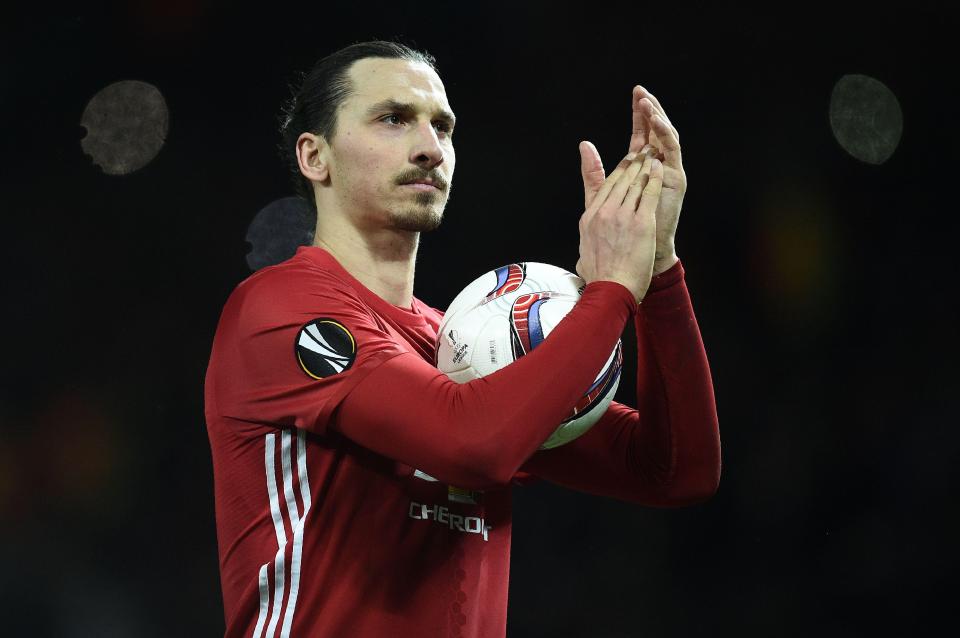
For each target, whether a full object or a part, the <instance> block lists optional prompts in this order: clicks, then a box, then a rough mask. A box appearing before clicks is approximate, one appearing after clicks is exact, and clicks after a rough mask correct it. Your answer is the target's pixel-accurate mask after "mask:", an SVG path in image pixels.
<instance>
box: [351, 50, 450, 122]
mask: <svg viewBox="0 0 960 638" xmlns="http://www.w3.org/2000/svg"><path fill="white" fill-rule="evenodd" d="M349 75H350V79H351V82H352V84H353V92H352V96H351V99H350V101H351V102H354V106H356V107H359V108H365V107H366V106H368V105H370V104H373V103H375V102H381V101H383V100H387V99H393V100H396V101H398V102H407V103H414V104H418V105H422V106H423V107H425V108H442V109H444V110H450V104H449V103H448V102H447V93H446V90H444V88H443V82H441V81H440V77H439V76H438V75H437V74H436V72H435V71H434V70H433V69H431V68H430V67H429V66H427V65H426V64H423V63H422V62H412V61H409V60H399V59H391V58H364V59H362V60H358V61H357V62H355V63H354V64H353V65H352V66H351V67H350V71H349Z"/></svg>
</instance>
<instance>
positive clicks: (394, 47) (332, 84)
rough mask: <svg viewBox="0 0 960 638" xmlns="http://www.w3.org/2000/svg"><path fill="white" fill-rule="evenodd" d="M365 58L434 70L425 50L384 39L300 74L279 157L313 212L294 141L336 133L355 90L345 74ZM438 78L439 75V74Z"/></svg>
mask: <svg viewBox="0 0 960 638" xmlns="http://www.w3.org/2000/svg"><path fill="white" fill-rule="evenodd" d="M365 58H390V59H400V60H409V61H411V62H422V63H423V64H426V65H428V66H429V67H430V68H431V69H433V70H434V71H437V66H436V65H437V61H436V59H435V58H434V57H433V56H432V55H430V54H429V53H427V52H425V51H418V50H416V49H412V48H410V47H408V46H407V45H405V44H400V43H398V42H392V41H387V40H371V41H369V42H358V43H356V44H351V45H350V46H347V47H344V48H342V49H340V50H339V51H335V52H334V53H331V54H330V55H328V56H326V57H325V58H321V59H320V60H318V61H317V62H316V63H315V64H314V65H313V68H312V69H310V71H309V72H307V73H301V74H300V78H299V86H297V87H291V92H292V96H291V97H290V99H288V100H287V101H285V102H284V104H283V106H282V109H281V113H280V117H279V124H280V143H279V145H278V151H279V153H280V158H281V160H282V161H283V163H284V165H285V166H286V167H287V169H288V171H289V173H290V177H291V178H292V180H293V185H294V189H295V191H296V193H297V195H299V196H300V197H302V198H304V199H305V200H307V203H308V204H309V205H310V209H311V210H312V211H313V212H314V213H316V210H317V203H316V200H315V198H314V194H313V185H312V183H311V182H310V180H309V179H307V178H306V177H305V176H304V175H303V173H301V172H300V166H299V164H298V163H297V138H299V137H300V134H301V133H304V132H307V133H313V134H314V135H321V136H323V138H324V139H325V140H326V141H327V143H331V142H333V138H334V137H335V136H336V134H337V110H338V109H339V108H340V105H341V104H343V103H344V101H345V100H346V99H347V98H348V97H350V94H351V93H352V92H353V90H354V87H353V85H352V83H351V82H350V78H349V76H348V73H349V71H350V67H351V65H353V63H354V62H356V61H357V60H363V59H365ZM438 75H439V73H438Z"/></svg>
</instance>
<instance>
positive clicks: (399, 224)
mask: <svg viewBox="0 0 960 638" xmlns="http://www.w3.org/2000/svg"><path fill="white" fill-rule="evenodd" d="M416 201H417V205H416V206H413V207H411V208H408V209H406V210H404V211H403V212H400V213H397V212H394V211H390V225H391V227H393V228H394V229H396V230H406V231H410V232H417V233H424V232H429V231H431V230H436V228H437V227H438V226H440V222H441V221H443V210H442V209H441V210H436V209H435V208H434V204H435V203H436V201H437V196H436V195H434V194H433V193H417V195H416Z"/></svg>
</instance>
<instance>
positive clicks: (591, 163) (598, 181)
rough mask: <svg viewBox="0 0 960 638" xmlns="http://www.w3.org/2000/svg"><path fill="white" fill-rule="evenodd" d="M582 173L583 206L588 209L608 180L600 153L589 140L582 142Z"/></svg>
mask: <svg viewBox="0 0 960 638" xmlns="http://www.w3.org/2000/svg"><path fill="white" fill-rule="evenodd" d="M580 174H581V175H582V176H583V207H584V209H586V208H588V207H589V206H590V202H592V201H593V198H594V197H595V196H596V194H597V192H598V191H599V190H600V187H601V186H603V182H604V180H606V173H604V172H603V162H602V161H601V160H600V153H598V152H597V148H596V147H595V146H594V145H593V144H591V143H590V142H587V141H583V142H580Z"/></svg>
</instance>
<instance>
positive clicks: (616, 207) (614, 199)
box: [576, 142, 663, 303]
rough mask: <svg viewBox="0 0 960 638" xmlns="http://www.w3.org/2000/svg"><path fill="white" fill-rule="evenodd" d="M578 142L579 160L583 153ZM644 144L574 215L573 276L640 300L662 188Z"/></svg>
mask: <svg viewBox="0 0 960 638" xmlns="http://www.w3.org/2000/svg"><path fill="white" fill-rule="evenodd" d="M586 144H587V143H586V142H581V143H580V157H581V160H582V161H586V153H587V152H588V151H589V149H588V147H587V146H586ZM655 154H656V149H655V148H653V147H652V146H650V145H648V146H646V147H644V148H643V150H641V151H640V152H639V153H629V154H628V155H627V156H626V157H625V158H624V159H623V161H621V162H620V164H619V165H617V168H616V169H615V170H614V171H613V172H612V173H610V175H609V176H608V177H607V179H606V181H605V182H604V183H603V186H602V187H601V188H600V190H599V191H598V192H597V194H596V196H594V197H593V199H592V200H591V201H590V204H589V205H588V206H587V209H586V210H585V211H584V213H583V215H581V216H580V259H579V261H577V267H576V270H577V274H578V275H580V277H582V278H583V280H584V281H586V282H587V283H588V284H589V283H590V282H592V281H616V282H617V283H620V284H623V285H624V286H626V287H627V288H628V289H629V290H630V291H631V292H632V293H633V296H634V298H636V300H637V303H640V301H642V300H643V298H644V296H646V294H647V288H649V287H650V278H651V277H652V276H653V262H654V258H655V257H656V246H657V238H656V230H657V222H656V211H657V203H658V202H659V201H660V191H661V188H662V186H663V165H662V164H661V163H660V161H659V160H656V159H654V158H653V156H654V155H655Z"/></svg>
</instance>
